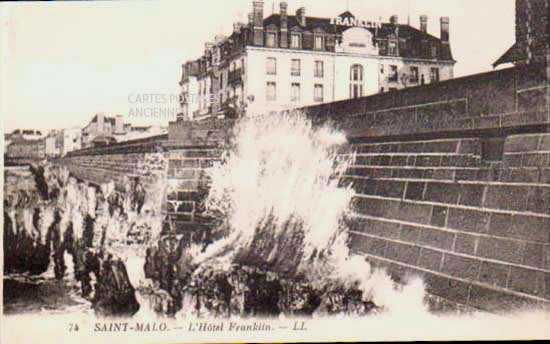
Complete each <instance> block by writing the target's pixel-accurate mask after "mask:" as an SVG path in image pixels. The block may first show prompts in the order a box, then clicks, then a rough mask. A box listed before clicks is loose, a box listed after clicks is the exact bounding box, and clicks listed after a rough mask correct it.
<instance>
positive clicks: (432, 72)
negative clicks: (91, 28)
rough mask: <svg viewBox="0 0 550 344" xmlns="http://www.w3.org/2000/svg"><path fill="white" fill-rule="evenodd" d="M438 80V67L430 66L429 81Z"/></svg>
mask: <svg viewBox="0 0 550 344" xmlns="http://www.w3.org/2000/svg"><path fill="white" fill-rule="evenodd" d="M432 82H439V68H432V69H431V70H430V83H432Z"/></svg>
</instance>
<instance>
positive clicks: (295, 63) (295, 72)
mask: <svg viewBox="0 0 550 344" xmlns="http://www.w3.org/2000/svg"><path fill="white" fill-rule="evenodd" d="M290 75H292V76H300V60H298V59H292V67H291V71H290Z"/></svg>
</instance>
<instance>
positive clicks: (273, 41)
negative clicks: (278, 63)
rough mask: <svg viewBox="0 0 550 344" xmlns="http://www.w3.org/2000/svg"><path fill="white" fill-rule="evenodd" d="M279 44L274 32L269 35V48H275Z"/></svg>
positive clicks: (267, 42)
mask: <svg viewBox="0 0 550 344" xmlns="http://www.w3.org/2000/svg"><path fill="white" fill-rule="evenodd" d="M276 43H277V34H276V33H274V32H268V33H267V39H266V43H265V44H266V45H267V46H268V47H274V46H275V45H276Z"/></svg>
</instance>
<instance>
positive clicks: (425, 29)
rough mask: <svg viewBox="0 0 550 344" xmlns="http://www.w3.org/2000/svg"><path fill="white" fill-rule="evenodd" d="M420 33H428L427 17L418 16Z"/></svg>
mask: <svg viewBox="0 0 550 344" xmlns="http://www.w3.org/2000/svg"><path fill="white" fill-rule="evenodd" d="M420 31H422V32H424V33H427V32H428V16H427V15H421V16H420Z"/></svg>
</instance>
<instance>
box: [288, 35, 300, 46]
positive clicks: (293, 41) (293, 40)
mask: <svg viewBox="0 0 550 344" xmlns="http://www.w3.org/2000/svg"><path fill="white" fill-rule="evenodd" d="M290 47H291V48H292V49H300V48H301V47H302V35H301V34H299V33H293V34H292V35H290Z"/></svg>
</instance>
